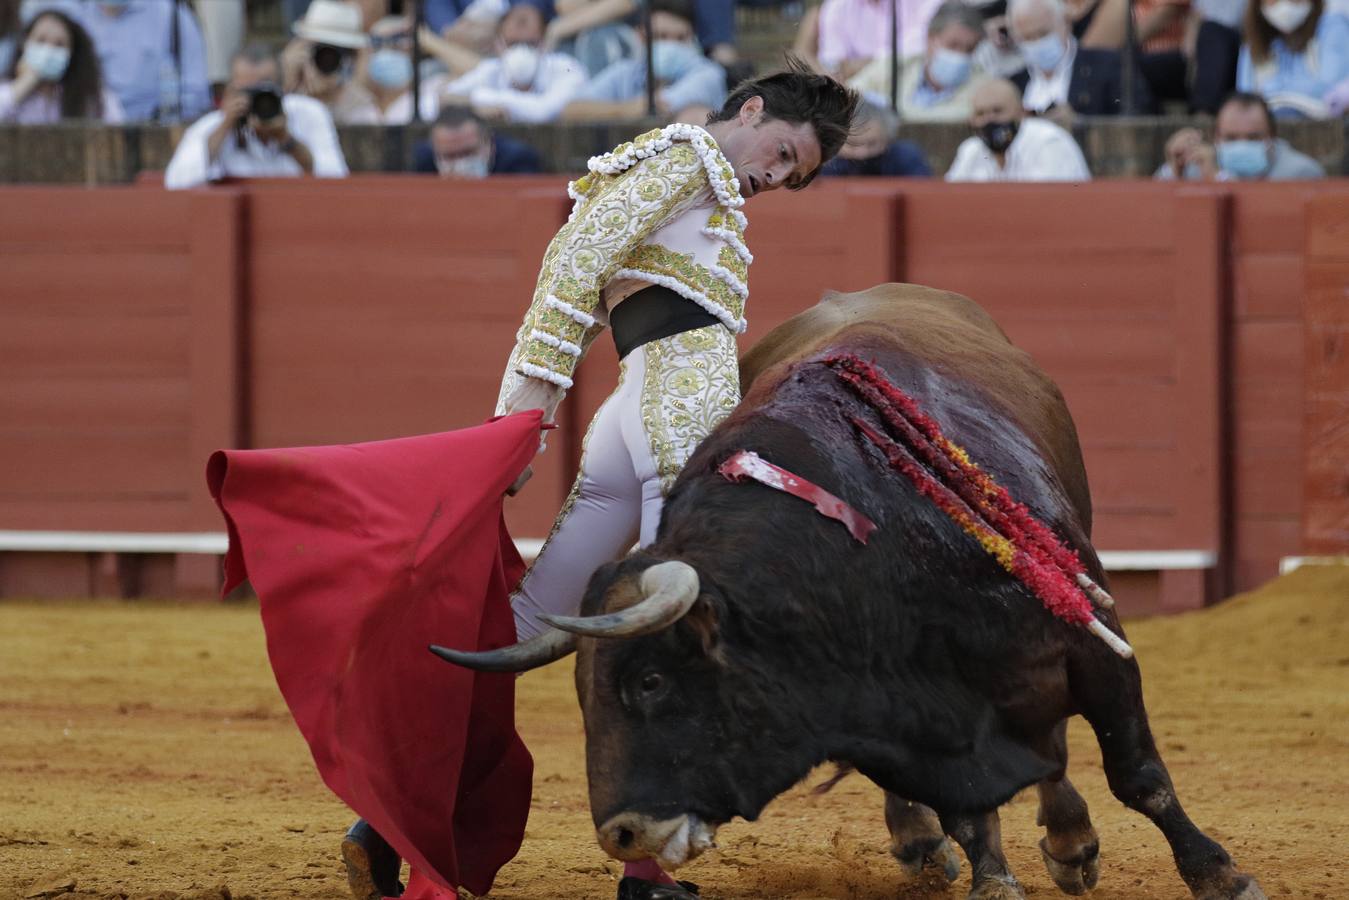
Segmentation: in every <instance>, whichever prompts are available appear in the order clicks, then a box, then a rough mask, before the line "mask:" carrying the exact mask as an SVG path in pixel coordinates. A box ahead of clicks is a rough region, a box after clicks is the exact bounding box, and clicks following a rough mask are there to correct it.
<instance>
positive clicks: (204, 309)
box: [0, 189, 241, 595]
mask: <svg viewBox="0 0 1349 900" xmlns="http://www.w3.org/2000/svg"><path fill="white" fill-rule="evenodd" d="M240 203H241V197H240V195H239V194H238V193H237V192H233V191H228V190H224V191H217V192H211V193H206V192H201V193H194V194H167V193H163V192H148V191H136V190H131V189H107V190H101V191H83V190H61V189H13V190H6V191H5V192H4V199H3V200H0V248H3V249H0V259H3V261H4V262H3V268H4V276H3V282H4V286H3V289H2V290H3V303H2V304H0V430H3V435H4V436H3V439H0V446H3V452H2V454H0V459H2V461H3V464H0V529H12V530H65V531H68V530H113V529H115V530H129V531H205V530H215V529H218V528H219V516H218V515H217V514H216V512H215V510H214V506H213V504H212V503H211V500H210V497H209V496H206V495H205V492H204V491H203V490H202V484H203V480H202V474H203V472H204V470H205V463H206V456H207V454H209V453H210V451H211V450H213V449H214V448H216V447H219V446H227V445H231V444H234V443H236V442H237V440H238V430H237V429H238V414H239V412H240V409H239V405H238V403H237V393H236V389H237V379H238V374H239V373H238V370H237V366H236V361H237V353H238V350H239V347H240V342H239V334H238V331H237V322H238V318H237V317H238V313H239V301H240V272H239V262H240V235H239V221H240V220H239V212H240ZM96 562H97V561H96V560H93V559H90V558H85V557H74V558H71V559H67V560H65V561H63V562H60V563H58V562H57V561H56V560H53V559H50V558H48V557H47V556H46V555H43V554H5V555H4V556H3V558H0V595H6V594H24V593H40V594H51V593H58V594H59V593H75V594H86V593H90V592H91V591H95V590H100V591H101V590H109V589H110V587H111V586H115V585H116V584H117V583H118V582H119V581H120V583H121V584H122V585H125V586H130V587H132V588H135V589H137V590H139V587H140V580H139V577H138V574H137V572H129V571H126V570H123V571H121V572H119V571H118V570H117V568H116V567H115V566H112V567H104V568H99V567H98V566H97V565H96V564H95V563H96ZM144 562H145V561H144V560H142V561H139V562H138V563H137V565H135V566H134V567H133V568H135V569H139V568H140V564H141V563H144ZM157 562H158V563H159V568H160V569H161V570H162V572H163V573H165V574H166V575H167V576H168V577H169V580H170V581H171V580H172V575H173V560H172V559H168V560H158V561H157ZM185 565H186V566H187V568H188V569H190V568H191V563H190V562H187V563H185ZM161 580H162V579H161Z"/></svg>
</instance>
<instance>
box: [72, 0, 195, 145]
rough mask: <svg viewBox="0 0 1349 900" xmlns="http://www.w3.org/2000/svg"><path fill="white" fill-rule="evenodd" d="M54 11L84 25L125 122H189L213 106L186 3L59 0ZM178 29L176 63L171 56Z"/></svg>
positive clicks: (190, 12) (192, 17)
mask: <svg viewBox="0 0 1349 900" xmlns="http://www.w3.org/2000/svg"><path fill="white" fill-rule="evenodd" d="M51 8H53V9H56V10H59V11H61V12H65V13H66V14H67V15H68V16H69V18H71V19H73V20H75V21H76V22H78V23H79V24H80V25H82V26H84V30H85V31H86V32H88V34H89V39H90V40H91V41H92V42H93V45H94V49H95V51H96V52H97V53H98V62H99V67H100V71H101V72H102V75H103V84H104V86H105V87H107V88H108V90H110V91H112V92H113V93H114V94H116V95H117V99H118V102H120V103H121V105H122V110H123V112H124V113H125V116H126V119H127V121H130V122H143V121H149V120H151V119H160V120H162V121H172V122H176V121H190V120H191V119H194V118H196V117H197V116H199V115H201V114H202V113H203V112H205V111H206V110H207V109H209V108H210V106H211V91H210V86H209V84H208V83H207V80H206V50H205V47H204V45H203V42H202V37H201V29H200V28H199V27H198V25H197V19H196V17H195V16H194V15H193V14H192V11H191V7H190V6H189V5H188V4H186V3H184V4H175V3H174V2H173V0H97V2H89V0H86V2H81V3H69V2H59V0H58V2H56V3H54V4H52V7H51ZM175 10H176V11H177V16H176V18H175V15H174V12H175ZM175 29H176V32H177V37H178V41H179V45H178V47H179V52H178V57H179V61H178V62H175V59H174V52H173V43H174V34H175ZM179 63H181V72H182V79H181V81H180V80H179V77H178V73H179ZM180 101H181V103H180Z"/></svg>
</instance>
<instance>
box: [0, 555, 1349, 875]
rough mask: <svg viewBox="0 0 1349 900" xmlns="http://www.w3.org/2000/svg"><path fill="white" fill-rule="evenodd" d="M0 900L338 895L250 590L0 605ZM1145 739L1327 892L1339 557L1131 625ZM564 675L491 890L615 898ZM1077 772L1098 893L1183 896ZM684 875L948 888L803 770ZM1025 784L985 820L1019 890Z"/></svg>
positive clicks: (1244, 859)
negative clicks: (1149, 728) (1143, 697)
mask: <svg viewBox="0 0 1349 900" xmlns="http://www.w3.org/2000/svg"><path fill="white" fill-rule="evenodd" d="M0 634H3V636H4V641H3V645H0V900H9V898H31V897H63V898H67V900H74V898H77V897H80V898H83V897H109V898H111V897H118V898H133V900H141V898H155V900H171V898H182V900H208V898H214V900H220V898H222V897H225V898H228V897H233V898H235V900H239V898H243V897H254V898H283V897H285V898H290V897H296V898H342V897H344V896H346V893H345V891H346V888H345V880H344V875H343V873H342V871H341V868H340V863H339V860H338V855H337V846H338V842H339V840H340V838H341V834H342V832H343V830H344V829H345V828H346V826H347V825H348V824H349V822H350V820H351V818H352V817H351V815H350V814H349V813H348V812H347V811H346V809H345V808H344V807H343V806H342V804H341V803H340V802H338V801H337V800H336V799H334V798H333V797H332V796H331V795H329V793H328V792H327V790H326V789H325V788H324V787H323V786H322V784H321V783H320V782H319V780H318V777H317V775H316V774H315V772H314V770H313V768H312V766H311V764H310V760H309V756H308V753H307V751H306V749H305V746H304V744H303V742H302V741H301V739H300V736H299V733H298V732H297V731H296V730H295V728H294V726H293V725H292V724H291V721H290V718H289V715H288V714H287V712H286V710H285V707H284V706H283V704H282V701H281V698H280V696H279V694H278V693H277V690H276V687H275V684H274V683H273V681H272V678H271V673H270V671H269V669H268V667H267V663H266V659H265V656H264V652H263V643H262V630H261V626H260V624H259V621H258V616H257V611H256V609H255V608H253V607H250V606H237V605H236V606H171V605H154V606H146V605H144V604H138V605H132V604H114V603H41V604H37V603H32V604H26V603H6V604H0ZM1129 636H1130V638H1131V640H1132V641H1133V644H1134V646H1135V647H1136V648H1137V650H1138V653H1139V657H1140V659H1141V661H1142V666H1143V674H1144V684H1145V686H1146V687H1147V690H1148V693H1147V696H1148V700H1149V703H1150V709H1151V714H1152V722H1153V729H1154V731H1155V732H1156V733H1157V736H1158V739H1159V741H1160V743H1161V746H1162V750H1163V754H1164V756H1165V758H1166V760H1167V761H1168V763H1169V765H1170V769H1171V774H1172V776H1173V778H1174V779H1175V781H1176V784H1177V786H1178V789H1179V792H1180V797H1181V799H1182V801H1183V802H1184V803H1185V806H1186V807H1187V809H1188V810H1189V812H1190V814H1191V816H1192V817H1193V818H1194V819H1195V821H1196V822H1197V823H1198V824H1199V825H1200V827H1201V828H1204V829H1205V830H1206V831H1207V832H1208V833H1209V834H1210V835H1211V836H1213V837H1214V838H1217V839H1218V840H1220V841H1221V842H1222V843H1223V844H1224V845H1225V846H1226V847H1227V849H1228V850H1229V851H1231V852H1232V854H1233V855H1234V856H1235V857H1236V859H1237V861H1238V863H1239V864H1240V865H1241V866H1242V868H1244V869H1245V870H1246V871H1248V872H1252V873H1254V874H1256V875H1257V876H1258V877H1259V878H1260V880H1261V882H1262V883H1263V885H1264V888H1265V890H1266V892H1267V893H1268V894H1269V896H1270V897H1271V898H1273V897H1291V898H1338V897H1345V896H1347V895H1349V888H1346V887H1344V886H1343V885H1344V883H1345V880H1346V874H1345V871H1344V867H1343V864H1344V859H1343V857H1344V851H1345V848H1346V847H1347V846H1349V778H1346V775H1345V771H1346V768H1345V766H1346V763H1347V762H1349V569H1345V568H1339V569H1329V568H1327V569H1319V570H1306V569H1304V570H1302V571H1300V572H1297V573H1295V574H1293V575H1292V576H1289V577H1288V578H1285V579H1283V580H1281V581H1278V582H1276V583H1274V584H1271V585H1269V586H1267V587H1265V588H1264V589H1262V590H1260V591H1258V592H1255V593H1253V594H1249V595H1246V596H1244V597H1241V598H1238V599H1236V600H1234V601H1232V602H1230V603H1227V604H1224V605H1223V606H1221V607H1219V608H1217V609H1214V610H1210V611H1206V612H1202V613H1196V614H1192V615H1187V616H1182V617H1177V618H1171V619H1165V620H1151V621H1141V622H1134V623H1132V626H1131V627H1130V628H1129ZM570 679H571V672H570V668H569V667H568V666H566V665H558V666H556V667H554V668H553V669H551V670H544V671H543V672H541V673H535V674H533V675H530V676H528V677H526V678H524V679H522V681H521V685H520V688H521V707H522V708H521V710H520V719H521V722H522V723H523V730H524V735H525V739H526V741H527V742H528V744H529V746H530V747H531V748H532V750H533V751H534V754H535V757H536V759H537V774H536V780H535V800H534V811H533V815H532V818H531V821H530V826H529V832H528V834H527V836H526V840H525V845H524V848H523V850H522V851H521V853H520V855H519V857H518V858H517V859H516V860H515V861H514V862H513V863H512V864H511V865H509V866H508V867H507V868H506V869H505V870H503V872H502V874H501V877H500V879H499V880H498V883H497V889H496V891H495V892H494V893H493V895H492V896H493V897H496V898H500V900H525V898H531V900H534V898H576V900H590V898H595V900H600V898H604V900H609V898H612V897H613V896H614V891H615V887H614V885H615V876H616V874H617V873H618V871H619V869H618V867H617V866H616V865H615V864H614V863H613V862H612V861H609V860H606V859H605V858H604V857H603V856H602V855H601V853H600V851H599V849H598V847H597V846H596V845H595V842H594V838H593V834H592V830H591V825H590V821H589V814H588V811H587V807H586V794H585V777H584V766H583V747H582V740H581V725H580V716H579V712H578V710H577V707H576V700H575V697H574V695H573V694H572V689H571V681H570ZM1072 752H1073V754H1074V760H1073V764H1072V768H1071V772H1072V777H1073V780H1074V781H1075V782H1076V784H1077V785H1078V787H1079V789H1080V790H1081V791H1082V794H1083V795H1084V796H1085V797H1086V798H1087V801H1088V803H1089V804H1091V807H1092V814H1093V818H1094V819H1095V822H1096V827H1097V829H1098V831H1099V832H1100V835H1101V844H1102V854H1101V858H1102V866H1101V881H1100V886H1099V887H1098V888H1097V889H1096V891H1095V892H1094V896H1095V897H1097V898H1100V900H1106V898H1112V900H1113V898H1143V897H1146V898H1182V897H1188V896H1189V895H1188V893H1187V892H1186V891H1185V889H1184V887H1183V885H1182V884H1181V881H1180V879H1179V877H1178V876H1177V875H1176V874H1175V869H1174V868H1173V866H1172V864H1171V860H1170V856H1169V854H1168V852H1167V849H1166V845H1165V843H1164V842H1163V840H1162V838H1161V835H1160V834H1159V833H1158V832H1157V831H1156V830H1154V829H1153V828H1152V826H1151V825H1150V824H1148V823H1147V821H1146V820H1144V819H1143V818H1142V817H1141V816H1138V815H1135V814H1133V813H1130V812H1128V811H1127V810H1125V809H1124V808H1123V807H1122V806H1120V805H1119V804H1118V803H1117V802H1116V801H1115V800H1114V798H1113V797H1111V796H1110V794H1109V793H1108V791H1107V790H1106V787H1105V782H1104V778H1103V776H1102V773H1101V770H1100V756H1099V753H1098V752H1097V750H1096V747H1095V745H1094V743H1093V742H1092V739H1091V735H1090V732H1089V730H1088V729H1087V728H1086V727H1085V725H1084V724H1083V723H1081V722H1080V721H1079V722H1075V723H1074V726H1073V729H1072ZM825 774H826V773H823V772H820V773H816V774H815V776H813V777H812V779H811V780H810V781H809V782H807V784H806V785H804V786H800V787H798V788H796V789H795V790H793V791H791V792H789V793H788V794H787V795H785V796H783V797H782V798H780V799H779V800H778V801H777V802H776V803H774V804H773V805H772V806H771V807H770V808H769V810H768V811H767V812H766V813H765V814H764V816H763V817H762V819H761V820H760V821H758V822H755V823H744V822H740V823H735V824H732V825H730V826H727V827H726V828H724V829H723V830H722V832H721V834H720V836H719V843H720V846H721V849H720V850H719V851H714V852H713V853H711V854H709V855H708V856H706V857H704V858H703V859H700V860H699V861H698V862H697V863H695V864H694V865H692V866H690V867H689V868H688V869H686V870H684V871H683V872H682V873H681V874H682V875H683V876H684V877H688V878H690V879H692V880H694V881H698V882H700V883H702V885H703V886H704V893H705V896H707V897H708V898H710V900H729V898H738V900H740V898H743V900H748V898H794V900H806V898H893V897H920V896H941V897H947V896H949V897H953V898H959V897H963V896H964V892H965V890H966V888H967V887H968V884H969V874H968V866H967V867H966V871H965V872H964V873H963V874H962V876H961V879H960V881H958V882H957V883H956V885H955V886H954V887H953V888H951V889H950V890H949V891H948V890H946V889H944V888H935V887H933V886H932V885H919V886H903V885H901V883H900V878H899V870H898V868H897V866H896V865H895V864H894V863H893V862H892V860H891V859H890V858H889V856H888V854H887V850H886V846H887V835H886V832H885V826H884V822H883V820H882V816H881V795H880V793H879V791H878V790H877V789H876V788H874V787H872V786H870V785H869V784H868V783H867V782H866V781H865V780H864V779H862V778H861V777H859V776H853V777H852V778H850V779H848V780H846V781H844V782H843V784H841V785H840V786H839V787H838V788H837V789H835V790H834V791H833V793H831V794H829V795H827V796H824V797H816V796H812V795H811V793H810V791H809V786H810V785H812V784H815V783H818V782H819V781H820V780H821V779H822V778H823V777H824V775H825ZM1034 818H1035V801H1034V796H1033V792H1032V794H1030V795H1023V796H1021V797H1019V798H1017V800H1016V801H1014V802H1013V803H1012V804H1010V805H1009V806H1008V807H1007V808H1006V809H1005V810H1004V811H1003V835H1004V843H1005V845H1006V848H1007V853H1008V857H1009V858H1010V860H1011V862H1012V865H1013V868H1014V870H1015V872H1016V874H1017V875H1018V877H1019V878H1020V879H1021V880H1022V883H1023V884H1024V885H1025V886H1026V889H1027V893H1028V894H1029V895H1030V896H1032V897H1053V896H1060V895H1059V894H1058V893H1057V891H1056V889H1055V888H1054V886H1053V883H1052V882H1051V881H1050V880H1049V877H1048V875H1046V873H1045V871H1044V869H1043V867H1042V866H1041V863H1040V860H1039V852H1038V850H1037V848H1036V841H1037V840H1038V837H1039V834H1038V829H1037V828H1036V827H1035V822H1034Z"/></svg>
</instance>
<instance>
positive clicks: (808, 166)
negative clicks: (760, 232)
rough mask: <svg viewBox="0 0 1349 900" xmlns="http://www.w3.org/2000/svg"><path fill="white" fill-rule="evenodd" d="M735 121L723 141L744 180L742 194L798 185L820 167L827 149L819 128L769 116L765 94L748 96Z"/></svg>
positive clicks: (738, 175) (736, 171)
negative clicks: (821, 139) (765, 104)
mask: <svg viewBox="0 0 1349 900" xmlns="http://www.w3.org/2000/svg"><path fill="white" fill-rule="evenodd" d="M734 124H735V126H736V127H735V128H734V129H733V130H731V132H730V133H729V134H728V135H726V136H725V137H724V138H723V139H722V140H721V141H720V144H721V152H722V153H724V154H725V155H726V159H727V160H728V161H729V162H730V163H731V166H732V167H733V168H734V169H735V177H736V178H737V179H739V181H740V195H741V196H742V197H745V198H746V199H748V198H750V197H753V196H754V195H755V194H760V193H763V192H764V191H772V190H776V189H777V188H780V187H789V188H791V187H798V186H800V185H802V184H804V183H805V182H806V180H807V179H808V178H809V177H810V176H811V174H812V173H813V172H814V171H815V170H816V169H818V168H819V167H820V164H821V161H822V158H823V153H822V151H821V150H820V141H819V139H818V138H817V137H816V136H815V129H814V128H812V127H811V125H810V124H809V123H807V122H798V123H789V122H784V121H782V120H781V119H773V118H769V117H768V116H766V115H765V114H764V110H763V98H762V97H751V98H750V99H748V100H746V101H745V105H744V106H743V107H741V109H740V113H739V114H738V115H737V116H736V118H735V120H734Z"/></svg>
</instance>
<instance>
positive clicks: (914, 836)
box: [885, 791, 960, 881]
mask: <svg viewBox="0 0 1349 900" xmlns="http://www.w3.org/2000/svg"><path fill="white" fill-rule="evenodd" d="M885 827H886V828H888V829H890V853H891V854H892V855H893V856H894V857H895V859H897V860H899V864H900V866H902V867H903V869H904V872H905V874H907V875H908V877H909V878H918V877H919V876H920V875H922V873H923V869H925V868H927V867H929V866H930V867H932V868H935V869H937V870H939V871H940V872H941V873H942V875H943V876H944V877H945V878H946V880H947V881H955V880H956V879H957V878H959V877H960V857H959V856H957V855H956V851H955V848H954V847H952V846H951V842H950V841H949V840H947V838H946V834H945V832H943V831H942V827H941V820H940V819H939V818H937V814H936V813H935V812H933V811H932V809H931V808H930V807H927V806H924V805H923V804H921V803H914V802H913V801H911V800H905V799H904V798H903V797H900V796H898V795H897V794H892V793H890V792H889V791H886V792H885Z"/></svg>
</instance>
